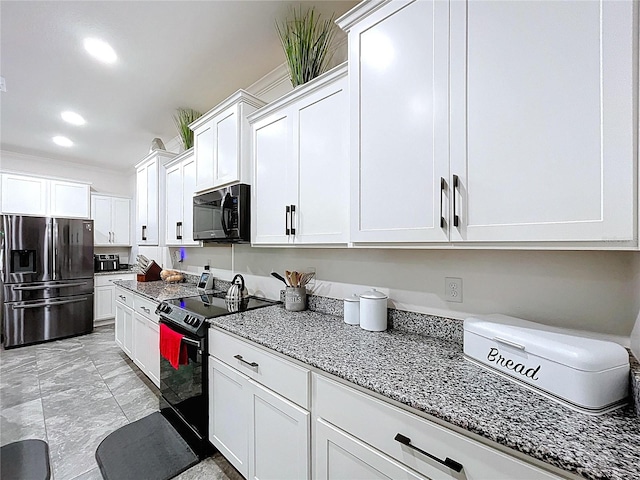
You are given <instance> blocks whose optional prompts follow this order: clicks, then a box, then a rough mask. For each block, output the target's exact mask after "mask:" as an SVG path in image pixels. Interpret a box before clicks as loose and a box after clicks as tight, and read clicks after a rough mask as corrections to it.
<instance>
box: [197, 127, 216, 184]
mask: <svg viewBox="0 0 640 480" xmlns="http://www.w3.org/2000/svg"><path fill="white" fill-rule="evenodd" d="M213 145H214V128H213V121H211V122H207V123H205V124H204V125H202V126H201V127H200V128H197V129H196V130H194V132H193V146H194V152H195V155H196V188H197V191H203V190H207V189H209V188H212V187H213Z"/></svg>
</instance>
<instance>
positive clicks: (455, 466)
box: [394, 433, 464, 473]
mask: <svg viewBox="0 0 640 480" xmlns="http://www.w3.org/2000/svg"><path fill="white" fill-rule="evenodd" d="M394 440H395V441H396V442H400V443H401V444H403V445H406V446H407V447H409V448H413V449H414V450H416V451H417V452H420V453H421V454H423V455H426V456H427V457H429V458H430V459H431V460H435V461H436V462H438V463H440V464H442V465H444V466H446V467H449V468H450V469H451V470H453V471H455V472H458V473H460V472H461V471H462V469H463V468H464V467H463V466H462V464H460V463H458V462H456V461H455V460H451V459H450V458H449V457H447V458H445V459H444V460H440V459H439V458H438V457H436V456H434V455H431V454H430V453H428V452H425V451H424V450H421V449H420V448H418V447H414V446H413V445H411V439H410V438H408V437H405V436H404V435H402V434H401V433H398V434H397V435H396V437H395V438H394Z"/></svg>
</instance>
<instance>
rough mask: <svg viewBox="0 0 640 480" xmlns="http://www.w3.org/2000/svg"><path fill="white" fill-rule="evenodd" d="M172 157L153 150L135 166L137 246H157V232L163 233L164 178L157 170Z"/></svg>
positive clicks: (158, 236) (158, 237)
mask: <svg viewBox="0 0 640 480" xmlns="http://www.w3.org/2000/svg"><path fill="white" fill-rule="evenodd" d="M174 157H175V154H174V153H170V152H166V151H164V150H155V151H153V152H152V153H150V154H149V155H148V156H147V157H145V159H144V160H142V161H141V162H140V163H139V164H137V165H136V203H137V215H136V243H137V244H138V245H159V239H160V235H159V232H160V231H164V220H165V217H164V190H165V189H164V180H165V177H164V175H159V169H160V167H161V166H162V165H163V164H164V163H166V162H168V161H170V160H172V159H173V158H174ZM179 201H181V200H179ZM160 209H161V210H160Z"/></svg>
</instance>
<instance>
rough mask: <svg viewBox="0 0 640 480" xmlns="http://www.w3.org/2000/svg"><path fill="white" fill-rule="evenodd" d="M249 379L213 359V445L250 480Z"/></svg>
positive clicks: (211, 428) (210, 375) (211, 359)
mask: <svg viewBox="0 0 640 480" xmlns="http://www.w3.org/2000/svg"><path fill="white" fill-rule="evenodd" d="M248 390H249V378H248V377H247V376H246V375H242V374H241V373H240V372H238V371H237V370H235V369H233V368H231V367H229V366H227V365H226V364H224V363H222V362H221V361H220V360H218V359H216V358H213V357H210V358H209V441H210V442H211V443H213V445H214V446H215V447H216V448H217V449H218V450H219V451H220V453H222V455H224V457H225V458H226V459H227V460H228V461H229V463H231V465H233V466H234V467H236V469H237V470H238V471H239V472H240V473H241V474H242V476H243V477H245V478H249V418H248V415H247V412H248V411H249V403H248V402H249V393H248Z"/></svg>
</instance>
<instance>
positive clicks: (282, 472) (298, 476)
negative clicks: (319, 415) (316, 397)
mask: <svg viewBox="0 0 640 480" xmlns="http://www.w3.org/2000/svg"><path fill="white" fill-rule="evenodd" d="M250 383H251V385H252V390H251V404H252V405H251V421H252V428H251V429H250V430H251V431H252V432H253V435H252V436H253V439H252V442H251V448H250V459H251V465H250V468H249V478H251V479H256V480H258V479H269V478H272V479H278V480H287V479H291V480H303V479H309V478H311V472H310V468H309V465H310V462H309V456H310V441H309V439H310V417H311V414H310V413H309V412H308V411H306V410H303V409H302V408H300V407H298V406H297V405H295V404H294V403H291V402H290V401H288V400H286V399H285V398H284V397H281V396H280V395H277V394H275V393H273V392H272V391H271V390H268V389H266V388H264V387H262V386H261V385H259V384H257V383H255V382H253V381H250Z"/></svg>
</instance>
